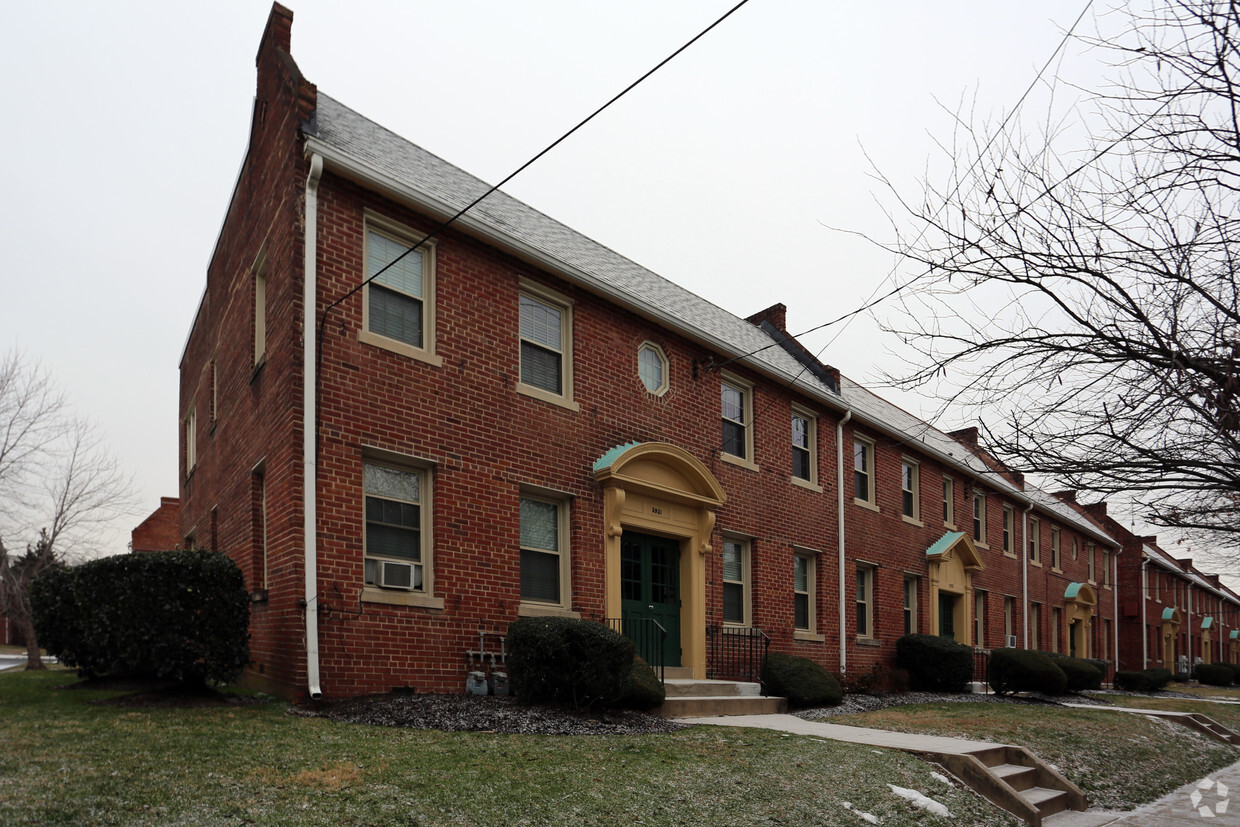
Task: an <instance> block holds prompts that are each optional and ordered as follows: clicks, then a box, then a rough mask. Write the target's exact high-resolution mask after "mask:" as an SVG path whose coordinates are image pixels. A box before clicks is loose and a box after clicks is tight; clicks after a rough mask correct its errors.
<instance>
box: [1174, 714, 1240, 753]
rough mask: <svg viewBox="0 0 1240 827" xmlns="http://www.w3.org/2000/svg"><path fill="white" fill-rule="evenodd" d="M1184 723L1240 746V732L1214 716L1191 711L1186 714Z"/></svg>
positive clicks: (1204, 733) (1227, 742) (1226, 742)
mask: <svg viewBox="0 0 1240 827" xmlns="http://www.w3.org/2000/svg"><path fill="white" fill-rule="evenodd" d="M1183 723H1184V724H1185V725H1187V726H1189V727H1191V728H1193V729H1195V730H1197V731H1198V732H1200V733H1202V734H1203V735H1208V736H1210V737H1211V738H1217V739H1218V740H1220V741H1222V742H1223V743H1224V744H1231V745H1233V746H1240V734H1237V733H1236V732H1234V731H1233V730H1230V729H1228V728H1227V727H1225V726H1223V725H1222V724H1220V723H1219V722H1218V721H1216V720H1214V719H1213V718H1210V717H1207V716H1205V715H1202V714H1201V713H1199V712H1190V713H1188V714H1187V715H1185V716H1184V720H1183Z"/></svg>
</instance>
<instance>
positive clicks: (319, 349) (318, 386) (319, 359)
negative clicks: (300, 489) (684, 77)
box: [314, 0, 749, 467]
mask: <svg viewBox="0 0 1240 827" xmlns="http://www.w3.org/2000/svg"><path fill="white" fill-rule="evenodd" d="M748 2H749V0H740V2H739V3H737V4H736V5H735V6H733V7H732V8H730V9H728V10H727V11H726V12H724V13H723V15H722V16H720V17H719V18H718V19H716V20H715V22H713V23H711V24H710V25H709V26H707V27H706V28H705V29H702V31H700V32H698V34H697V35H695V36H694V37H693V38H691V39H690V40H689V41H687V42H686V43H685V44H684V45H682V46H681V47H680V48H678V49H677V50H676V51H674V52H672V53H671V54H670V55H668V56H667V57H665V58H663V60H661V61H659V62H658V63H657V64H655V65H654V67H653V68H651V69H650V70H648V71H647V72H646V73H645V74H643V75H642V76H641V77H639V78H638V79H637V80H635V81H633V82H632V83H630V84H629V85H628V86H626V87H624V88H623V89H621V90H620V91H619V92H618V93H616V94H615V95H614V96H612V98H611V99H610V100H608V101H607V102H606V103H604V104H603V105H602V106H600V107H599V108H598V109H595V110H594V111H593V112H591V113H590V114H589V115H587V116H586V117H585V118H583V119H582V120H581V121H580V122H578V123H577V125H576V126H574V127H573V128H571V129H569V130H568V131H567V132H565V133H564V134H563V135H561V136H560V137H558V138H556V139H555V140H554V141H552V142H551V143H550V144H548V145H547V146H546V147H544V148H543V149H542V151H540V152H539V153H538V154H536V155H534V157H532V158H530V159H529V160H528V161H526V162H525V163H524V164H522V165H521V166H519V167H517V168H516V169H515V170H513V171H512V172H511V173H509V174H508V175H507V176H505V177H504V179H503V180H501V181H500V182H499V183H498V184H494V185H492V186H491V188H490V189H488V190H487V191H486V192H484V193H482V195H479V196H478V197H477V198H475V199H474V200H473V201H470V202H469V203H468V204H466V205H465V206H464V207H462V208H461V209H460V210H458V211H457V212H456V214H454V215H453V216H452V217H451V218H449V219H447V220H446V221H444V222H442V223H441V224H440V225H439V226H437V227H436V228H435V229H433V230H431V231H430V232H429V233H427V234H426V235H424V236H422V239H421V240H420V241H418V243H417V244H414V245H413V246H412V247H410V248H409V249H407V250H405V252H403V253H401V254H400V255H399V256H397V257H396V258H394V259H392V260H391V261H390V262H388V263H387V265H385V266H384V267H383V268H381V269H380V270H379V271H378V272H376V273H375V274H374V275H372V276H370V277H369V278H367V279H365V280H364V281H362V282H361V283H360V284H358V285H356V286H355V287H353V288H352V289H350V290H349V291H348V292H346V293H345V294H344V295H342V296H340V297H339V298H337V299H336V300H335V301H333V302H332V303H331V304H329V305H328V306H327V307H326V308H324V310H323V315H322V316H321V317H320V318H319V327H318V331H317V335H316V337H315V338H316V343H315V364H316V371H315V375H314V383H315V388H314V393H315V408H314V414H315V422H314V431H315V433H314V462H315V466H316V467H317V466H318V461H319V442H320V429H319V423H320V420H321V418H322V406H321V404H320V402H321V400H322V393H323V384H322V383H323V378H322V377H323V331H324V330H325V328H326V326H327V317H328V315H329V314H330V313H331V312H332V311H333V310H334V309H336V308H337V307H339V306H340V304H341V303H342V302H344V301H345V300H346V299H348V298H349V297H350V296H353V295H355V294H356V293H357V292H358V291H359V290H361V289H362V288H363V287H365V286H366V285H368V284H370V283H371V282H372V281H374V280H375V279H377V278H378V277H379V276H381V275H383V274H384V273H385V272H387V270H388V269H389V268H391V267H393V266H394V265H395V264H396V263H397V262H398V261H401V260H402V259H403V258H405V256H407V255H409V254H410V253H412V252H414V251H415V250H418V249H419V248H421V247H422V246H423V245H424V244H426V242H428V241H430V240H431V239H432V238H435V237H436V236H438V235H439V234H440V233H441V232H443V231H444V230H445V229H447V228H448V227H449V226H451V225H452V224H454V223H455V222H456V221H457V219H459V218H460V217H461V216H463V215H465V213H467V212H469V211H470V210H472V209H473V208H474V207H476V206H478V204H480V203H481V202H482V201H483V200H485V199H486V198H487V197H488V196H490V195H491V194H492V193H494V192H495V191H496V190H498V189H499V188H500V187H502V186H504V185H505V184H507V183H508V182H509V181H511V180H512V179H513V178H516V177H517V176H518V175H520V174H521V173H522V172H524V171H525V170H526V169H527V168H528V167H530V166H531V165H532V164H534V162H536V161H538V160H539V159H540V158H542V157H543V156H544V155H546V154H547V153H548V152H550V151H551V150H553V149H555V148H556V147H557V146H559V145H560V144H561V143H563V142H564V141H566V140H567V139H568V138H569V136H571V135H572V134H573V133H574V132H576V131H577V130H579V129H581V128H582V127H583V126H585V125H586V124H588V123H589V122H590V121H592V120H594V118H595V117H597V116H598V115H599V114H601V113H602V112H603V110H605V109H607V108H608V107H610V106H611V105H612V104H613V103H615V102H616V101H618V100H620V99H621V98H622V97H624V96H625V95H627V94H628V93H629V92H631V91H632V90H633V89H635V88H636V87H637V86H638V85H639V84H641V83H642V82H643V81H644V80H646V78H648V77H650V76H651V75H653V74H654V73H655V72H657V71H659V70H660V69H662V68H663V67H664V66H666V65H667V64H668V63H670V62H671V61H672V60H673V59H674V58H676V57H677V56H678V55H679V54H680V53H681V52H683V51H685V50H686V49H688V48H689V47H690V46H692V45H693V44H694V43H697V42H698V41H699V40H701V39H702V38H703V37H705V36H706V34H707V33H709V32H710V31H711V30H712V29H714V28H715V27H716V26H718V25H719V24H720V23H722V22H723V21H725V20H727V19H728V18H729V17H731V16H732V15H733V14H734V13H735V12H736V11H738V10H739V9H740V8H741V7H742V6H744V5H745V4H746V3H748Z"/></svg>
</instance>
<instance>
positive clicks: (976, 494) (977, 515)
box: [973, 488, 990, 548]
mask: <svg viewBox="0 0 1240 827" xmlns="http://www.w3.org/2000/svg"><path fill="white" fill-rule="evenodd" d="M973 542H974V544H975V545H977V546H978V547H979V548H990V545H989V544H988V543H987V542H986V492H985V491H979V490H977V489H976V488H975V489H973Z"/></svg>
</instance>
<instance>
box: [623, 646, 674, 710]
mask: <svg viewBox="0 0 1240 827" xmlns="http://www.w3.org/2000/svg"><path fill="white" fill-rule="evenodd" d="M665 700H667V690H666V689H664V688H663V682H662V681H660V680H659V676H658V675H657V674H656V673H655V671H654V669H653V668H651V666H650V664H648V663H646V661H644V660H642V659H641V658H636V657H635V658H633V668H632V669H630V670H629V679H628V681H626V682H625V685H624V694H623V695H621V697H620V702H619V705H620V706H622V707H624V708H625V709H640V710H647V709H654V708H655V707H657V706H661V705H662V704H663V702H664V701H665Z"/></svg>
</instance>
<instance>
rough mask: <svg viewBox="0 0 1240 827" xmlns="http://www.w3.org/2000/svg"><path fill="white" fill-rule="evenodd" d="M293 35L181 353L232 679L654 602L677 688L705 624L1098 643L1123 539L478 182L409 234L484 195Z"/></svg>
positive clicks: (703, 656)
mask: <svg viewBox="0 0 1240 827" xmlns="http://www.w3.org/2000/svg"><path fill="white" fill-rule="evenodd" d="M291 24H292V14H291V13H290V12H289V11H287V10H286V9H284V8H282V7H281V6H279V5H276V6H275V7H274V8H273V10H272V14H271V17H270V19H269V21H268V24H267V28H266V30H265V32H264V34H263V37H262V41H261V44H260V47H259V51H258V57H257V66H258V84H257V95H256V99H255V107H254V114H253V123H252V131H251V139H250V144H249V148H248V151H247V154H246V158H245V161H244V163H243V166H242V170H241V173H240V176H239V178H238V181H237V184H236V188H235V192H234V197H233V199H232V202H231V204H230V206H229V209H228V212H227V215H226V217H225V221H224V225H223V228H222V229H221V232H220V235H219V238H218V240H217V243H216V247H215V252H214V255H213V258H212V261H211V264H210V266H209V269H208V273H207V285H206V290H205V292H204V295H203V298H202V301H201V304H200V307H199V309H198V312H197V315H196V317H195V319H194V322H193V326H192V328H191V332H190V336H189V339H188V342H187V345H186V349H185V352H184V354H183V356H182V361H181V390H180V399H181V411H182V416H183V419H182V434H183V439H182V450H181V474H180V478H181V480H182V482H181V491H180V494H181V497H180V535H181V537H182V539H183V540H184V541H187V542H190V543H192V544H195V545H199V546H203V547H208V548H215V549H219V550H222V551H224V552H226V553H227V554H229V555H230V556H231V557H232V558H233V559H234V560H236V561H237V562H238V564H239V565H240V566H241V567H242V569H243V570H244V572H245V574H246V578H247V583H248V585H249V588H250V590H251V594H252V597H253V614H252V622H251V650H252V656H253V659H254V663H253V666H252V677H254V678H255V679H256V680H258V681H260V682H262V683H265V684H266V685H267V686H268V687H270V688H272V689H274V690H276V691H280V692H282V693H285V694H295V693H302V694H311V695H315V694H319V693H322V694H326V695H348V694H357V693H363V692H371V691H382V690H386V689H389V688H391V687H394V686H412V687H415V688H416V689H418V690H424V691H430V690H437V691H459V690H460V689H461V688H462V687H463V685H464V679H465V674H466V668H467V665H466V664H467V662H466V654H465V653H466V652H467V650H469V649H474V648H477V646H478V641H479V632H480V631H482V632H487V633H502V632H503V631H504V630H505V629H506V627H507V624H508V623H509V622H511V621H512V620H514V619H516V618H518V617H521V616H529V615H570V616H577V617H583V618H593V619H598V620H605V619H618V618H633V617H637V616H643V617H652V618H654V619H655V620H657V621H658V622H659V623H660V624H661V625H662V626H663V628H665V629H666V630H667V632H668V640H667V643H666V657H667V660H668V662H669V663H670V664H672V665H677V664H679V665H681V666H683V667H684V668H686V669H687V670H692V672H693V673H694V674H695V675H697V676H699V677H700V676H703V675H705V674H707V673H708V672H712V671H714V670H715V669H716V667H717V664H716V663H715V662H714V655H713V653H712V649H711V644H712V641H716V640H718V636H719V635H720V633H721V631H720V630H745V629H757V630H761V632H762V633H763V634H765V635H766V636H769V638H770V640H771V646H772V647H773V648H775V649H778V650H782V651H788V652H793V653H796V654H800V655H804V656H807V657H810V658H813V659H814V660H817V661H819V662H820V663H822V664H824V665H825V666H827V667H828V668H829V669H832V670H834V671H839V672H853V671H856V670H861V669H867V668H869V667H870V666H871V665H873V664H875V663H879V662H884V663H890V662H891V661H892V659H893V656H894V643H895V640H896V639H897V638H898V637H900V636H901V635H903V634H904V633H905V632H906V631H909V630H914V631H920V632H934V633H942V634H949V635H952V636H954V637H955V638H956V639H958V640H961V641H963V642H966V643H971V644H976V645H979V646H984V647H993V646H1001V645H1004V644H1008V643H1010V642H1015V644H1016V645H1020V646H1029V647H1031V648H1047V649H1058V650H1060V651H1065V652H1067V651H1073V652H1076V653H1077V654H1082V655H1084V654H1092V655H1097V656H1101V657H1113V655H1114V651H1115V633H1116V629H1115V627H1114V619H1115V617H1116V613H1115V608H1116V605H1117V602H1116V598H1115V593H1114V590H1113V584H1114V573H1113V566H1114V565H1115V559H1116V552H1118V551H1119V545H1118V543H1116V542H1115V541H1114V540H1113V539H1111V537H1110V535H1108V534H1107V532H1105V531H1104V530H1103V529H1102V528H1101V527H1099V525H1098V524H1097V523H1095V522H1093V521H1092V520H1091V519H1089V518H1088V517H1086V516H1085V515H1084V514H1083V513H1082V512H1081V511H1080V509H1078V508H1076V507H1075V506H1073V505H1072V504H1069V503H1064V502H1061V501H1060V500H1058V499H1056V498H1054V497H1051V496H1049V495H1047V494H1045V493H1043V492H1040V491H1037V490H1035V489H1033V488H1032V487H1029V486H1026V485H1024V484H1023V481H1022V480H1021V479H1020V477H1019V475H1015V474H1011V473H1008V472H1006V471H1005V470H1004V469H1002V468H1000V467H998V466H997V464H996V463H994V462H993V460H991V459H990V458H989V457H987V456H986V454H985V452H984V451H983V450H981V449H980V448H979V447H978V446H977V445H976V435H975V434H968V433H965V434H958V435H957V436H956V437H953V436H950V435H948V434H944V433H941V432H939V431H937V430H935V429H934V428H933V427H931V426H929V425H927V424H926V423H924V422H921V421H919V420H917V419H916V418H914V417H912V416H910V415H908V414H907V413H905V412H903V411H901V410H900V409H899V408H897V407H895V406H893V405H891V404H889V403H887V402H885V401H884V400H882V399H881V398H879V397H878V396H876V395H874V394H872V393H870V392H869V391H867V390H865V389H864V388H861V387H860V386H858V385H856V384H855V383H853V382H851V381H850V380H848V378H847V377H841V376H839V374H838V373H837V372H835V371H833V370H831V369H830V368H829V367H827V366H824V365H821V364H819V363H818V362H817V361H816V360H815V359H814V358H813V357H812V356H811V355H810V354H808V353H807V352H805V351H804V349H802V348H801V347H800V346H799V344H798V343H796V342H795V340H792V339H791V338H790V337H789V336H788V334H787V333H786V330H785V323H784V313H785V311H784V308H783V306H782V305H775V306H773V307H771V308H768V309H767V310H765V311H762V312H761V313H758V314H757V315H755V316H752V317H750V319H747V320H746V319H740V318H737V317H734V316H732V315H731V314H729V313H727V312H725V311H723V310H721V309H719V308H718V307H715V306H714V305H712V304H710V303H709V302H707V301H706V300H704V299H702V298H700V297H698V296H696V295H693V294H692V293H689V292H688V291H686V290H684V289H682V288H680V287H678V286H676V285H675V284H673V283H671V282H669V281H667V280H666V279H663V278H661V277H660V276H658V275H656V274H654V273H652V272H650V271H648V270H646V269H644V268H642V267H640V266H639V265H637V264H635V263H633V262H631V261H629V260H627V259H625V258H623V257H622V256H620V255H618V254H616V253H615V252H613V251H611V250H609V249H607V248H605V247H602V246H601V245H598V244H596V243H594V242H592V241H590V240H589V239H587V238H585V237H583V236H581V235H580V234H578V233H576V232H574V231H573V230H571V229H569V228H568V227H565V226H563V225H561V224H559V223H558V222H556V221H554V220H552V219H550V218H548V217H547V216H545V215H542V214H541V213H538V212H537V211H535V210H534V209H532V208H530V207H528V206H526V205H525V204H522V203H520V202H518V201H516V200H514V199H512V198H509V197H508V196H506V195H504V194H503V193H495V194H493V195H490V196H488V197H487V198H486V199H485V200H483V201H482V202H481V203H480V204H479V205H478V206H477V207H475V208H473V209H471V210H470V211H469V212H467V213H466V214H465V215H464V216H463V217H462V218H461V219H460V220H459V221H457V222H455V223H454V224H453V225H452V226H450V227H448V228H447V229H444V230H442V231H441V232H438V233H436V235H435V236H434V238H432V239H431V240H429V241H428V242H426V243H424V244H422V245H421V246H417V243H418V242H419V241H421V240H422V239H423V237H424V236H425V235H426V234H427V233H430V232H432V231H435V230H436V229H437V227H438V226H439V224H440V222H442V221H443V220H444V219H446V218H447V217H448V216H451V215H452V214H454V213H455V212H456V211H457V210H459V209H460V208H462V207H463V206H465V205H466V204H468V203H469V202H470V201H472V200H473V199H474V198H476V197H478V196H479V195H482V194H483V193H484V192H486V190H487V185H486V184H484V183H483V182H481V181H479V180H477V179H475V178H473V177H472V176H470V175H468V174H467V173H465V172H463V171H462V170H460V169H457V168H456V167H453V166H452V165H450V164H449V163H447V162H445V161H443V160H441V159H439V158H437V157H435V156H433V155H430V154H429V153H427V152H425V151H424V150H422V149H420V148H419V147H417V146H415V145H414V144H411V143H409V142H408V141H406V140H405V139H403V138H401V137H399V136H396V135H394V134H392V133H391V132H389V131H387V130H385V129H383V128H382V127H381V126H379V125H378V124H376V123H374V122H372V121H370V120H368V119H366V118H364V117H363V116H361V115H359V114H358V113H356V112H353V111H352V110H350V109H348V108H347V107H346V106H344V105H343V104H341V103H339V102H337V101H335V100H334V99H332V98H330V97H328V96H327V95H324V94H320V93H319V92H318V90H317V88H316V87H315V86H314V84H312V83H310V82H309V81H307V80H306V79H305V78H304V77H302V75H301V73H300V71H299V70H298V69H297V66H296V63H295V62H294V61H293V59H292V57H291V55H290V37H291V36H290V32H291ZM415 247H416V249H413V248H415ZM411 249H412V252H408V251H410V250H411ZM385 268H386V269H385ZM372 276H373V277H375V280H374V281H373V282H371V283H369V284H367V285H364V286H363V283H364V282H365V281H366V279H368V278H370V277H372Z"/></svg>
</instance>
